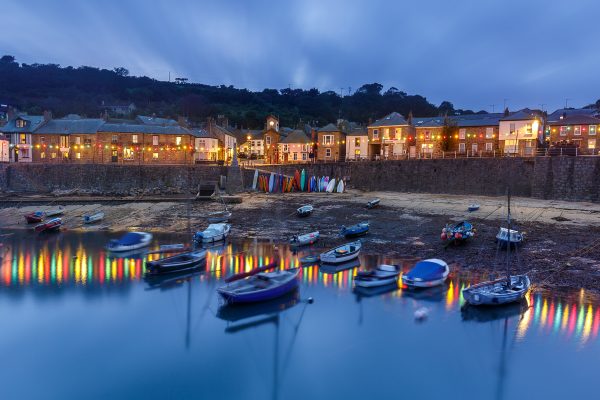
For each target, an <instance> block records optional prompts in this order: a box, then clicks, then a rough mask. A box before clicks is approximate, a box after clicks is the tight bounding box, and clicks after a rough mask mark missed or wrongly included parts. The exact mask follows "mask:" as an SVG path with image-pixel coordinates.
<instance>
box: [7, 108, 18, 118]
mask: <svg viewBox="0 0 600 400" xmlns="http://www.w3.org/2000/svg"><path fill="white" fill-rule="evenodd" d="M16 116H17V110H15V108H14V107H8V111H7V112H6V118H7V121H10V120H11V119H13V118H15V117H16Z"/></svg>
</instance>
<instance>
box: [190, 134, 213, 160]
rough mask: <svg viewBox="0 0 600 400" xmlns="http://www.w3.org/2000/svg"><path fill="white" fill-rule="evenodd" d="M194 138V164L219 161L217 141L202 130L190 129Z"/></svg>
mask: <svg viewBox="0 0 600 400" xmlns="http://www.w3.org/2000/svg"><path fill="white" fill-rule="evenodd" d="M190 131H191V132H192V135H193V136H194V162H195V163H216V162H217V161H218V160H219V147H220V146H219V139H217V138H216V137H215V136H213V135H211V134H210V133H208V131H206V130H204V129H191V130H190Z"/></svg>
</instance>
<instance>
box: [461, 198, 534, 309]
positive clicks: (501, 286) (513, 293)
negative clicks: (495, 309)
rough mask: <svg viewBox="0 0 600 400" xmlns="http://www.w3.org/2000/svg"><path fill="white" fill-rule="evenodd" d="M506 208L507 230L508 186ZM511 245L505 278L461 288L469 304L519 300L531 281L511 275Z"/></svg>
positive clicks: (503, 302)
mask: <svg viewBox="0 0 600 400" xmlns="http://www.w3.org/2000/svg"><path fill="white" fill-rule="evenodd" d="M507 197H508V208H507V218H506V220H507V223H508V228H507V231H508V232H510V231H511V217H510V188H509V189H508V196H507ZM511 247H513V246H506V278H501V279H496V280H493V281H488V282H482V283H479V284H476V285H473V286H469V287H468V288H466V289H463V291H462V294H463V298H464V299H465V302H466V303H467V304H470V305H474V306H480V305H501V304H509V303H514V302H517V301H521V299H523V297H524V296H525V294H526V293H527V291H528V290H529V287H530V286H531V281H530V280H529V277H528V276H527V275H511V274H510V263H511V252H510V250H511Z"/></svg>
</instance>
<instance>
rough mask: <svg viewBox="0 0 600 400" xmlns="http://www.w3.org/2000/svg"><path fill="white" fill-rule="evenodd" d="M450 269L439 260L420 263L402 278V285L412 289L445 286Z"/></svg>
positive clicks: (432, 259) (431, 259)
mask: <svg viewBox="0 0 600 400" xmlns="http://www.w3.org/2000/svg"><path fill="white" fill-rule="evenodd" d="M449 273H450V269H449V268H448V264H446V262H445V261H442V260H439V259H437V258H430V259H428V260H423V261H419V262H418V263H416V264H415V266H414V267H413V269H411V270H410V271H409V272H408V273H406V274H404V275H403V276H402V283H404V284H405V285H406V286H410V287H421V288H426V287H432V286H438V285H441V284H443V283H444V282H445V281H446V278H448V274H449Z"/></svg>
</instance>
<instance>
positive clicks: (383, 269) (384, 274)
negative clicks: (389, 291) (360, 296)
mask: <svg viewBox="0 0 600 400" xmlns="http://www.w3.org/2000/svg"><path fill="white" fill-rule="evenodd" d="M399 275H400V266H398V265H387V264H381V265H380V266H378V267H377V268H375V269H372V270H369V271H359V272H358V274H356V276H355V277H354V285H356V286H362V287H375V286H385V285H389V284H391V283H395V282H398V276H399Z"/></svg>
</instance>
